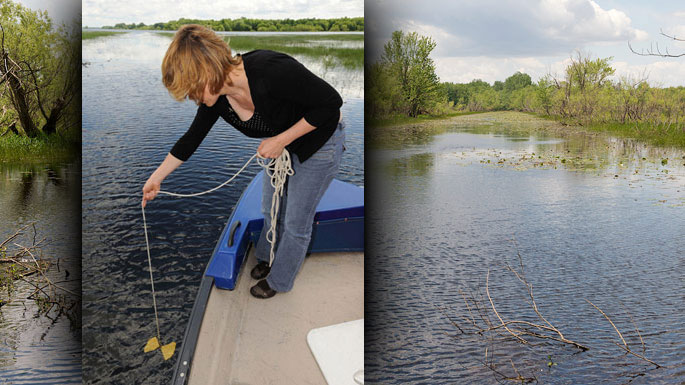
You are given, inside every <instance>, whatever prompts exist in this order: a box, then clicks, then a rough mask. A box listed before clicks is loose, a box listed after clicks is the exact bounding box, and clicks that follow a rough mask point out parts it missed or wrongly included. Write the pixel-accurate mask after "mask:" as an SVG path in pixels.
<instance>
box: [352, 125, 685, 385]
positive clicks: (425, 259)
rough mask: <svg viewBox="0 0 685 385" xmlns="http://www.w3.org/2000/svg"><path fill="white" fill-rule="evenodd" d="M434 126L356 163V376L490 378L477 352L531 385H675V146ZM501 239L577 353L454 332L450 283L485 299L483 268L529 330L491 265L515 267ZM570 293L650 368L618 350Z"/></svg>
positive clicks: (684, 262)
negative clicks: (361, 311)
mask: <svg viewBox="0 0 685 385" xmlns="http://www.w3.org/2000/svg"><path fill="white" fill-rule="evenodd" d="M441 132H442V133H441V134H439V135H434V136H428V137H426V136H423V137H420V138H415V139H412V138H403V141H404V144H403V145H402V146H395V148H394V149H393V148H392V147H393V146H385V147H386V148H385V149H374V150H369V151H368V152H367V154H366V155H367V161H368V164H369V174H368V175H370V176H371V177H370V178H369V179H368V183H367V188H368V189H369V190H368V191H369V192H370V193H369V194H367V231H368V233H367V239H369V243H368V244H367V257H368V258H369V259H370V260H371V261H372V263H369V264H367V265H366V266H367V270H366V280H365V285H366V286H365V287H366V298H365V301H366V302H365V305H366V325H367V329H366V331H365V333H366V334H365V336H366V340H365V343H366V373H365V374H366V378H367V381H368V383H373V384H409V383H412V384H418V383H425V384H434V383H435V384H437V383H445V384H447V383H450V384H467V383H468V384H496V383H498V378H499V379H501V377H498V375H496V374H495V373H494V371H493V370H490V369H487V368H486V367H485V366H484V365H483V361H484V358H485V356H486V348H487V349H488V353H487V354H488V357H489V358H488V361H490V360H491V356H492V354H493V353H494V355H495V357H494V359H493V360H492V361H494V363H495V369H496V370H498V371H501V373H503V374H505V375H507V376H511V377H515V376H516V374H515V372H514V370H513V369H512V363H513V364H514V365H515V367H516V368H517V370H518V371H519V372H520V373H521V375H523V376H524V377H531V378H532V377H535V378H537V380H538V382H539V383H544V384H548V383H551V384H599V383H607V384H624V383H632V384H680V383H685V317H684V316H683V309H684V308H685V237H684V236H683V235H684V231H685V158H683V157H684V156H685V153H683V151H677V150H659V149H654V148H650V147H647V146H645V145H643V144H638V143H635V142H630V141H624V140H618V139H612V138H605V137H602V136H593V137H587V136H575V137H574V136H571V137H566V138H563V139H562V138H560V137H554V136H543V135H538V134H536V135H512V134H507V132H508V127H507V125H506V124H504V125H500V126H497V127H495V126H492V125H491V126H478V125H476V124H474V125H473V127H469V126H465V127H461V128H455V127H452V128H450V127H447V128H443V129H442V130H441ZM388 148H389V149H388ZM533 154H535V155H533ZM665 159H668V160H666V161H664V160H665ZM664 163H665V164H664ZM513 238H514V239H515V240H516V244H517V245H518V250H519V251H520V254H521V256H522V261H523V263H524V266H525V272H526V276H527V278H528V280H529V282H530V283H531V284H532V285H533V290H534V295H535V299H536V302H537V304H538V306H539V307H540V311H541V312H542V314H543V315H544V316H545V317H546V318H547V319H548V320H549V321H550V322H552V323H553V324H555V325H556V326H557V327H558V328H559V329H560V330H561V331H562V332H563V333H564V335H565V336H566V337H567V338H569V339H573V340H576V341H577V342H579V343H581V344H584V345H587V346H589V347H590V350H588V351H586V352H581V351H579V350H578V349H576V348H573V347H568V346H562V345H561V344H558V343H554V342H551V341H548V342H545V341H542V342H541V341H537V342H538V343H539V344H538V346H523V345H521V344H519V343H514V342H497V343H491V342H489V341H488V340H487V339H486V338H484V337H482V336H479V335H475V336H474V335H465V334H461V333H460V332H459V330H458V329H457V327H456V326H455V325H454V324H453V323H452V321H454V322H455V323H457V325H459V326H460V327H461V328H464V329H465V328H466V327H468V323H467V322H466V321H465V320H464V319H463V318H461V317H467V318H468V317H469V312H468V309H467V308H466V306H465V305H464V300H463V298H462V296H461V295H460V293H459V290H462V291H463V292H464V293H465V294H467V295H470V294H472V293H473V295H474V296H475V297H476V298H479V299H480V300H481V301H483V302H481V303H488V302H486V301H487V297H485V295H486V294H485V291H484V289H485V281H486V275H487V272H488V270H490V278H489V290H490V294H491V296H492V298H493V302H494V303H495V304H496V306H497V310H498V311H499V313H500V315H501V316H502V317H503V318H504V319H505V320H513V319H519V320H527V321H532V322H538V323H540V320H539V319H537V318H536V317H535V314H534V313H533V311H532V308H531V306H530V305H528V304H527V303H526V289H525V287H524V286H523V285H522V284H521V283H520V282H519V281H518V280H517V279H516V277H515V276H514V275H513V274H512V273H511V272H508V271H506V269H505V268H504V264H505V263H509V264H511V265H518V260H517V258H516V255H517V247H516V245H515V244H514V243H513V242H512V239H513ZM478 293H480V294H478ZM479 296H482V297H479ZM584 299H588V300H590V301H592V302H593V303H594V304H596V305H597V306H599V307H600V308H601V309H602V310H603V311H604V312H605V313H607V314H608V315H609V316H610V317H611V319H612V320H613V322H614V323H615V324H616V326H617V327H618V328H619V330H621V332H622V333H623V336H624V338H625V339H626V342H627V343H628V345H629V346H630V347H631V348H632V349H633V350H634V351H636V352H638V353H640V354H644V355H645V356H646V357H648V358H650V359H652V360H653V361H655V362H657V363H659V364H661V365H663V366H664V367H662V368H659V369H656V368H655V367H654V366H653V365H650V364H648V363H646V362H644V361H642V360H640V359H638V358H636V357H634V356H632V355H627V354H625V353H624V352H623V351H622V350H621V349H619V348H618V347H617V346H616V345H615V343H619V344H620V343H621V342H620V340H619V338H618V336H617V334H616V333H615V331H614V330H613V328H612V327H611V325H610V324H609V323H608V322H607V320H606V319H605V318H604V317H603V316H602V315H601V314H600V313H599V312H598V311H597V310H595V309H594V308H593V307H592V306H591V305H589V304H588V303H587V302H586V301H585V300H584ZM476 317H477V316H476ZM493 318H494V316H493ZM631 318H632V320H631ZM633 321H634V323H633ZM634 325H636V326H634ZM636 327H637V328H638V329H639V331H640V335H641V336H642V338H643V340H644V343H645V347H646V350H644V351H643V349H642V346H641V342H640V337H639V336H638V334H637V332H636V331H635V329H636ZM510 360H511V361H510ZM504 382H505V383H515V382H510V381H504Z"/></svg>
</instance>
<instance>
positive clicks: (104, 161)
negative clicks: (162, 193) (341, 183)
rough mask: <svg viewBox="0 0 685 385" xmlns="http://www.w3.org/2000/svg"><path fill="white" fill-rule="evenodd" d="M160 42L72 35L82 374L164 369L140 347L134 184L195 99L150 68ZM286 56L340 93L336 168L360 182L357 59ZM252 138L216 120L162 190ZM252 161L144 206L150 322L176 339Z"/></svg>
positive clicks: (249, 146) (191, 181)
mask: <svg viewBox="0 0 685 385" xmlns="http://www.w3.org/2000/svg"><path fill="white" fill-rule="evenodd" d="M295 35H298V34H295ZM241 36H243V34H241ZM244 36H249V35H248V34H244ZM279 36H287V35H283V34H281V35H279ZM307 36H310V35H307ZM323 38H326V37H325V36H324V37H323ZM307 39H310V37H307ZM326 39H327V38H326ZM169 41H170V40H169V37H168V36H164V35H160V34H157V33H154V32H137V31H136V32H130V33H123V34H118V35H115V36H112V37H106V38H98V39H91V40H85V41H84V42H83V59H84V61H85V62H87V63H90V64H89V65H88V66H86V67H85V68H84V70H83V78H84V81H83V101H84V102H83V126H84V130H83V158H84V159H83V163H84V165H87V166H86V168H85V169H84V178H83V228H84V231H83V234H84V235H83V255H84V269H83V273H84V280H83V282H84V288H83V292H84V316H83V320H84V330H86V333H85V334H84V340H83V346H84V350H85V352H86V354H85V355H84V361H83V368H84V376H83V378H84V383H96V382H98V381H101V379H103V378H107V379H108V380H109V381H111V382H113V383H126V384H138V383H166V382H168V380H169V378H170V376H171V374H172V373H171V371H172V365H173V364H174V359H171V360H169V361H162V360H161V357H160V355H158V354H157V355H145V354H143V353H142V348H143V346H144V345H145V341H147V339H149V338H150V336H151V335H153V334H154V313H153V310H152V303H151V293H150V282H149V273H148V267H147V257H146V253H145V239H144V237H143V229H142V217H141V212H140V191H141V188H142V185H143V183H144V182H145V180H146V179H147V177H148V176H149V175H150V173H152V171H154V169H155V167H156V166H157V165H158V164H159V163H160V162H161V161H162V160H163V159H164V156H165V155H166V154H167V152H168V151H169V149H170V148H171V147H172V145H173V144H174V143H175V141H176V140H177V139H178V138H179V137H180V136H181V135H182V134H183V133H184V132H185V131H186V130H187V129H188V126H189V124H190V122H191V121H192V118H193V116H194V114H195V112H196V109H197V107H196V106H195V105H194V104H193V103H190V102H186V103H178V102H176V101H175V100H173V99H172V98H171V97H170V96H169V95H168V92H167V91H166V89H164V86H163V85H162V82H161V74H160V66H161V60H162V58H163V56H164V53H165V51H166V48H167V47H168V44H169ZM298 41H299V40H298ZM295 57H296V58H297V59H298V60H300V61H301V62H303V64H305V65H306V66H307V67H308V68H309V69H311V70H313V71H314V72H315V73H317V75H319V76H322V77H323V78H324V79H325V80H326V81H328V82H330V83H331V84H332V85H333V86H334V87H336V89H338V90H339V91H340V92H341V93H342V94H343V99H344V101H345V104H344V105H343V107H342V113H343V115H344V117H345V120H346V123H347V125H346V126H347V128H346V130H347V133H346V146H347V151H345V153H344V155H343V160H342V164H341V170H340V172H339V178H340V179H342V180H345V181H348V182H352V183H355V184H358V185H364V182H365V181H364V126H363V119H364V116H363V103H364V100H363V99H362V98H361V97H362V96H363V71H362V70H361V67H360V70H355V71H350V70H348V69H346V68H344V67H342V66H332V67H331V66H327V64H326V63H324V62H323V61H317V60H314V59H312V58H310V57H307V56H298V55H295ZM322 60H323V59H322ZM258 145H259V140H258V139H252V138H247V137H245V136H243V135H242V134H240V133H239V132H238V131H237V130H235V129H233V128H232V127H230V126H228V125H227V124H226V123H225V122H223V121H219V122H217V124H216V125H215V126H214V128H212V130H211V131H210V133H209V134H208V136H207V138H206V139H205V140H204V141H203V143H202V145H201V146H200V148H199V149H198V150H197V152H196V153H195V154H194V155H193V156H192V158H191V159H190V160H189V161H188V162H186V163H184V164H183V165H182V166H181V167H179V168H178V169H177V170H176V171H175V172H174V173H173V174H172V175H171V176H170V177H169V178H167V179H166V180H165V182H164V185H163V189H165V190H167V191H176V192H196V191H202V190H206V189H209V188H211V187H214V186H216V185H218V184H219V183H221V182H224V181H225V180H227V179H228V178H229V177H230V176H231V175H232V174H233V173H234V172H235V171H236V170H237V169H239V168H240V167H241V166H242V165H243V164H244V163H245V162H246V161H247V160H248V159H249V158H250V157H251V156H252V155H253V154H254V152H255V151H256V149H257V146H258ZM258 171H259V166H256V165H254V164H253V165H252V166H250V167H248V168H247V169H246V170H245V172H244V173H243V174H241V175H240V176H239V177H238V178H237V179H236V180H235V181H234V182H233V183H232V184H231V185H230V186H227V187H226V188H224V189H221V190H219V191H217V192H216V193H213V194H208V195H205V196H203V197H202V198H188V199H174V198H168V197H167V198H164V197H163V198H161V199H156V200H155V201H154V202H151V204H150V205H148V206H147V207H146V217H147V223H148V226H149V227H148V231H149V235H150V246H151V250H150V251H151V255H152V261H153V269H154V273H155V289H156V292H157V297H156V298H157V305H158V309H159V318H160V326H161V328H162V330H161V332H162V334H163V335H165V336H167V337H168V338H169V339H170V340H173V341H177V342H180V341H182V338H183V331H184V329H185V326H186V323H187V321H188V317H189V315H190V312H191V309H192V306H193V302H194V300H195V295H196V293H197V287H198V284H199V282H200V279H201V275H202V272H203V270H204V268H205V266H206V263H207V259H208V257H209V256H210V255H211V253H212V250H213V248H214V245H215V242H216V240H217V238H218V237H219V235H220V233H221V230H222V229H223V226H224V225H225V223H226V221H227V219H228V216H229V215H230V214H231V211H232V209H233V206H234V205H235V203H236V202H237V200H238V199H239V197H240V195H241V193H242V191H243V190H244V188H245V187H246V186H247V185H248V183H249V182H250V180H251V178H252V177H253V176H254V175H255V174H256V173H257V172H258Z"/></svg>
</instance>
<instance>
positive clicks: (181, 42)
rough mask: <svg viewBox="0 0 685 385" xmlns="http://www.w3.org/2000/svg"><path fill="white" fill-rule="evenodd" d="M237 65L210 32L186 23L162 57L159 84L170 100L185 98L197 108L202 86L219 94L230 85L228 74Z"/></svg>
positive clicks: (228, 50) (238, 60)
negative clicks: (160, 80)
mask: <svg viewBox="0 0 685 385" xmlns="http://www.w3.org/2000/svg"><path fill="white" fill-rule="evenodd" d="M241 62H242V58H241V57H240V56H236V57H234V56H232V55H231V48H230V47H229V46H228V44H226V43H225V42H224V41H223V40H222V39H221V38H220V37H219V36H218V35H217V34H216V33H214V31H212V30H210V29H209V28H206V27H203V26H201V25H197V24H187V25H184V26H182V27H181V28H179V29H178V31H177V32H176V35H174V40H173V41H172V42H171V44H170V45H169V49H167V51H166V54H165V55H164V60H163V61H162V82H163V83H164V86H165V87H166V88H167V90H169V93H170V94H171V96H173V97H174V99H176V100H178V101H182V100H184V99H185V98H186V97H187V98H189V99H191V100H194V101H195V103H197V104H198V105H199V104H200V103H201V102H202V96H203V94H204V90H205V86H206V85H209V90H210V91H211V92H212V93H214V94H216V93H219V91H220V90H221V88H222V87H223V86H224V84H225V83H227V84H231V80H230V78H229V77H228V74H229V73H230V72H231V70H233V68H235V67H236V66H237V65H239V64H240V63H241Z"/></svg>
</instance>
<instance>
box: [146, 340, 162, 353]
mask: <svg viewBox="0 0 685 385" xmlns="http://www.w3.org/2000/svg"><path fill="white" fill-rule="evenodd" d="M157 348H159V341H158V340H157V337H152V338H150V339H149V340H147V344H145V347H144V348H143V351H144V352H145V353H147V352H151V351H153V350H155V349H157Z"/></svg>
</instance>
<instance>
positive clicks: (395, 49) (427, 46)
mask: <svg viewBox="0 0 685 385" xmlns="http://www.w3.org/2000/svg"><path fill="white" fill-rule="evenodd" d="M435 44H436V43H435V41H434V40H433V39H431V38H430V37H426V36H420V35H419V34H417V33H416V32H411V33H407V34H405V33H403V32H402V31H395V32H393V33H392V37H391V39H390V41H389V42H388V43H387V44H385V47H384V52H383V55H382V57H381V63H382V64H383V65H386V66H388V68H389V70H390V71H391V73H392V74H393V75H394V76H396V77H397V78H398V79H399V81H400V84H401V87H402V94H403V96H404V98H405V99H406V101H407V102H408V111H407V114H408V115H409V116H412V117H416V116H418V115H419V114H420V113H422V112H426V111H428V110H429V109H430V108H432V107H434V106H435V105H436V104H437V103H439V102H441V101H442V99H445V95H444V92H442V91H443V90H442V88H441V87H440V83H439V79H438V76H437V75H436V74H435V64H434V62H433V59H431V58H430V53H431V52H432V51H433V49H435Z"/></svg>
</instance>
